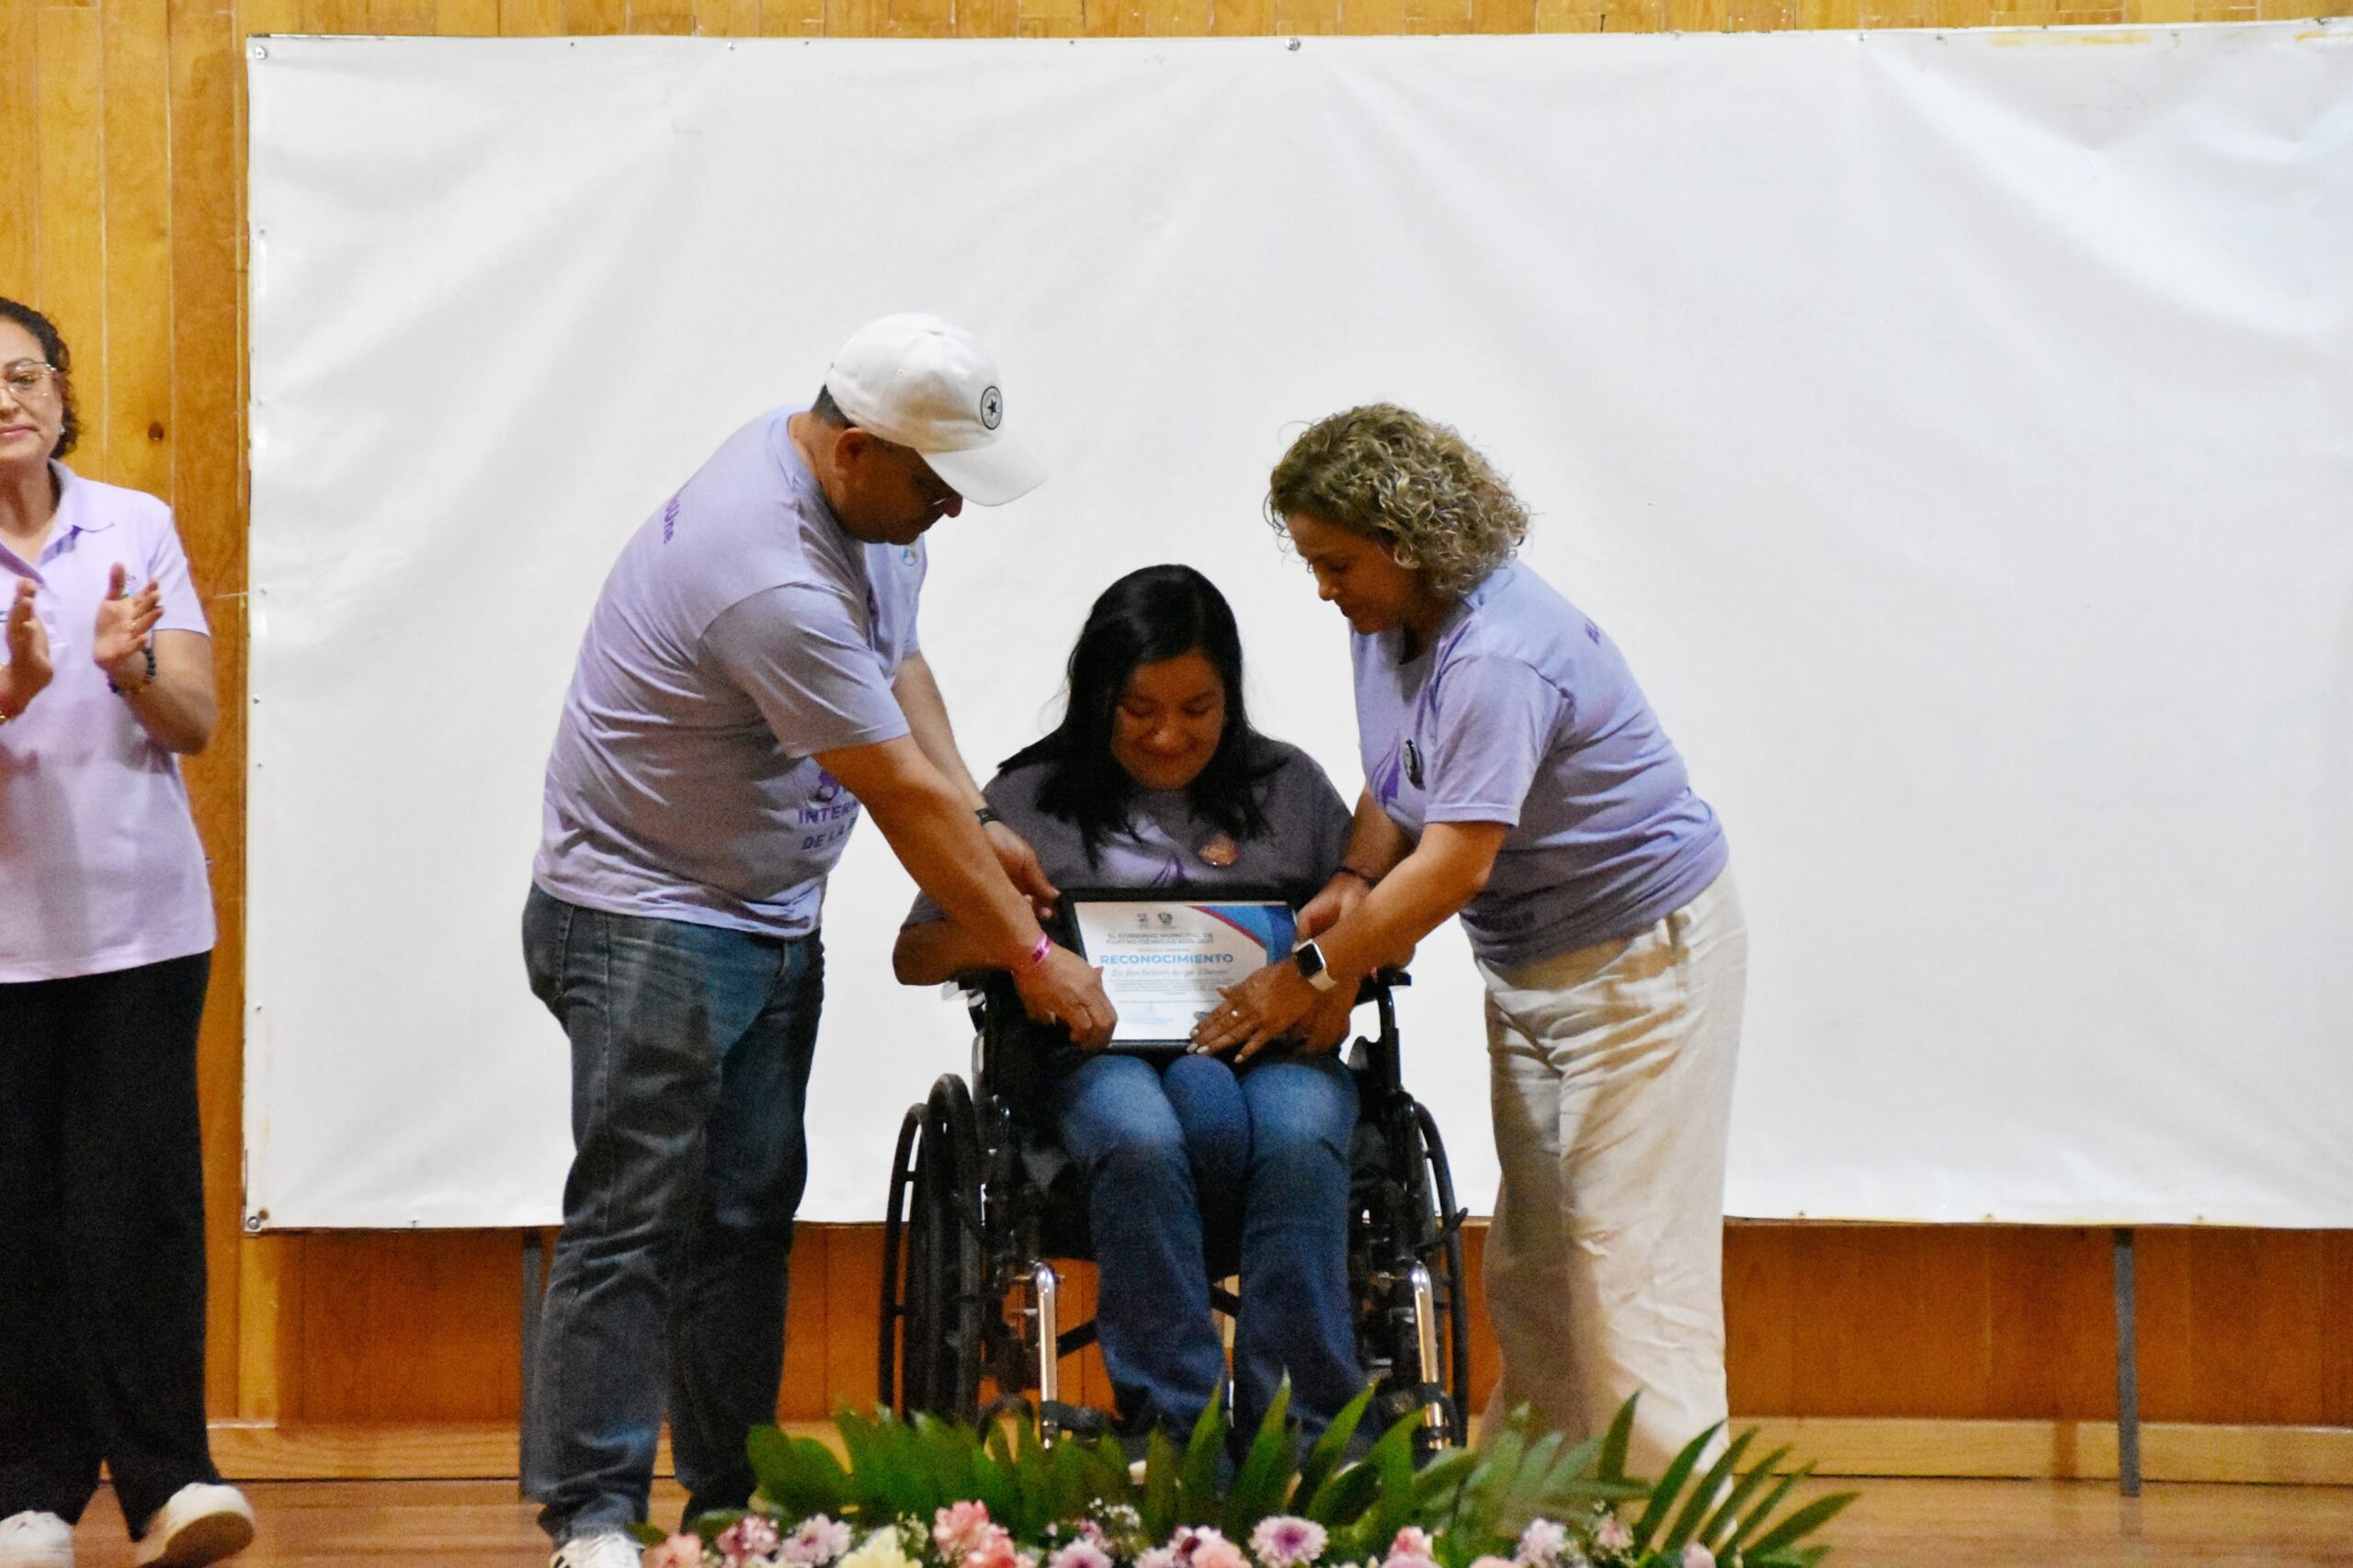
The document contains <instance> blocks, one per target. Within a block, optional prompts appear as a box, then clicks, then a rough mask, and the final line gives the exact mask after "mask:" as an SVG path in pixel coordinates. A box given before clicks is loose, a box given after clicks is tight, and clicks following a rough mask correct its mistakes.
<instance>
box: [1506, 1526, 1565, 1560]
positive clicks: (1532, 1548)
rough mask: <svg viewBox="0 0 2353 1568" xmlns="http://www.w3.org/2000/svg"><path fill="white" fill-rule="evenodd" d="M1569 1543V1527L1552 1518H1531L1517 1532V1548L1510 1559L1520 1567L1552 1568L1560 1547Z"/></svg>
mask: <svg viewBox="0 0 2353 1568" xmlns="http://www.w3.org/2000/svg"><path fill="white" fill-rule="evenodd" d="M1568 1543H1569V1527H1568V1526H1566V1525H1563V1524H1559V1523H1556V1522H1555V1521H1553V1520H1552V1519H1531V1520H1529V1525H1528V1528H1526V1529H1524V1530H1522V1531H1520V1532H1519V1550H1518V1551H1517V1552H1516V1553H1514V1554H1513V1557H1512V1561H1513V1562H1517V1563H1518V1564H1519V1565H1520V1568H1552V1565H1553V1564H1554V1563H1556V1562H1559V1561H1560V1560H1561V1549H1562V1548H1563V1547H1564V1546H1566V1545H1568Z"/></svg>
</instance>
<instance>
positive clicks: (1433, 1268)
mask: <svg viewBox="0 0 2353 1568" xmlns="http://www.w3.org/2000/svg"><path fill="white" fill-rule="evenodd" d="M1414 1123H1415V1128H1416V1129H1417V1130H1418V1131H1420V1133H1421V1144H1422V1164H1423V1167H1424V1171H1425V1174H1426V1177H1427V1184H1428V1185H1427V1189H1426V1190H1427V1194H1428V1199H1429V1204H1428V1210H1429V1217H1430V1221H1431V1222H1432V1225H1433V1232H1432V1234H1431V1236H1430V1238H1429V1239H1430V1240H1431V1241H1434V1242H1435V1243H1436V1245H1435V1246H1434V1247H1428V1246H1426V1249H1425V1251H1424V1254H1423V1263H1424V1266H1425V1267H1427V1268H1428V1269H1429V1271H1430V1286H1431V1295H1432V1298H1433V1300H1434V1301H1435V1303H1436V1305H1437V1309H1438V1334H1437V1339H1438V1346H1439V1349H1438V1354H1439V1356H1440V1357H1441V1358H1443V1361H1442V1367H1443V1375H1442V1377H1441V1378H1440V1379H1439V1381H1442V1382H1443V1383H1444V1384H1445V1387H1446V1395H1447V1397H1446V1413H1447V1436H1448V1437H1449V1438H1450V1439H1451V1440H1452V1442H1453V1445H1454V1446H1455V1447H1456V1448H1458V1449H1459V1448H1461V1447H1462V1446H1463V1445H1464V1444H1466V1443H1468V1442H1469V1441H1470V1440H1471V1415H1470V1412H1469V1410H1468V1409H1466V1408H1465V1406H1466V1404H1467V1403H1468V1401H1469V1399H1470V1392H1471V1312H1470V1306H1471V1282H1470V1280H1469V1279H1468V1278H1465V1277H1464V1274H1463V1271H1462V1221H1463V1211H1462V1210H1460V1209H1457V1208H1456V1207H1455V1205H1454V1172H1453V1170H1452V1168H1451V1167H1449V1165H1447V1163H1446V1140H1445V1139H1443V1138H1441V1137H1439V1136H1438V1122H1437V1121H1436V1120H1435V1119H1433V1118H1432V1117H1431V1116H1430V1112H1429V1108H1428V1107H1427V1106H1425V1105H1422V1104H1421V1103H1419V1102H1418V1101H1416V1102H1415V1106H1414ZM1431 1370H1433V1371H1436V1370H1438V1369H1431Z"/></svg>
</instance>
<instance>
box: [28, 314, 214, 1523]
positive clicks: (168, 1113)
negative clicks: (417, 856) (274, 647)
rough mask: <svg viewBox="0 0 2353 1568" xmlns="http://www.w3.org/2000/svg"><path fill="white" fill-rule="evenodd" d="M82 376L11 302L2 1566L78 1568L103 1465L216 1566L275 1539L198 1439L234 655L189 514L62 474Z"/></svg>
mask: <svg viewBox="0 0 2353 1568" xmlns="http://www.w3.org/2000/svg"><path fill="white" fill-rule="evenodd" d="M70 368H71V366H70V364H69V361H68V358H67V353H66V347H65V344H64V341H63V339H62V338H61V337H60V336H59V335H58V333H57V329H56V328H55V327H54V326H52V325H51V324H50V322H49V320H48V318H47V317H45V316H43V315H41V314H40V312H37V311H33V310H31V309H29V308H28V307H26V306H24V305H20V304H18V303H17V302H16V301H13V300H0V588H5V589H6V659H7V663H6V667H5V668H0V1237H6V1244H5V1245H0V1568H70V1565H71V1563H72V1562H73V1561H74V1537H73V1524H74V1521H75V1520H77V1519H79V1518H80V1517H81V1516H82V1510H83V1507H84V1506H85V1505H86V1504H87V1503H88V1502H89V1500H90V1497H91V1494H93V1493H95V1492H96V1491H97V1484H98V1466H99V1464H100V1462H101V1461H103V1462H104V1463H105V1465H106V1468H107V1471H108V1473H109V1474H111V1475H112V1477H113V1479H114V1487H115V1496H116V1500H117V1501H118V1502H119V1503H120V1505H121V1506H122V1513H123V1517H124V1518H125V1519H127V1520H129V1521H130V1525H131V1536H132V1539H133V1540H135V1541H136V1542H137V1547H136V1551H135V1556H136V1559H137V1561H138V1562H141V1563H174V1564H187V1563H201V1562H213V1561H215V1560H217V1559H219V1558H222V1557H225V1556H228V1555H229V1554H230V1553H232V1552H233V1551H237V1550H238V1549H239V1548H241V1547H243V1546H244V1544H245V1543H246V1542H247V1541H248V1540H251V1539H252V1538H253V1514H252V1511H251V1510H250V1509H248V1508H247V1507H246V1506H245V1500H244V1498H243V1497H242V1496H240V1495H239V1494H237V1493H236V1492H235V1491H233V1489H231V1488H229V1487H226V1486H223V1485H222V1484H221V1475H220V1472H219V1471H216V1470H214V1469H213V1468H212V1457H211V1451H210V1444H209V1442H208V1439H207V1437H206V1435H205V1427H204V1192H203V1185H202V1184H203V1166H202V1159H201V1152H200V1150H199V1140H198V1128H197V1099H196V1034H197V1022H198V1019H199V1017H200V1016H201V1015H202V1013H203V1011H204V990H205V982H206V979H207V976H208V974H209V972H210V964H211V956H212V937H213V930H212V897H211V893H210V890H209V888H208V887H207V885H206V881H205V865H204V850H203V847H202V846H201V845H199V843H198V841H197V836H196V826H195V824H194V823H193V822H192V821H191V820H190V818H189V816H188V792H187V790H185V789H184V788H183V787H182V786H181V783H180V774H179V764H178V761H177V756H178V755H180V754H186V753H192V752H198V751H201V750H202V749H204V744H205V743H206V741H207V740H209V739H210V737H211V734H212V724H213V719H214V704H213V696H212V642H211V638H210V636H209V635H208V634H207V632H206V630H205V622H204V612H203V610H202V608H200V607H199V604H198V602H197V597H196V590H195V587H194V586H193V585H191V584H190V582H189V581H188V560H187V557H186V556H185V555H183V554H182V553H181V551H180V544H179V540H178V537H177V536H176V534H175V533H174V532H173V529H172V515H171V512H170V509H169V508H167V507H166V506H164V504H163V503H162V502H160V501H157V500H155V499H154V498H153V496H149V495H142V494H139V493H138V492H137V491H133V490H119V489H117V488H115V487H114V486H113V485H110V484H100V483H97V482H96V481H93V480H87V479H82V478H79V477H77V476H76V475H75V474H74V472H72V471H71V470H69V469H68V468H66V467H65V465H64V464H63V462H61V461H59V459H61V458H63V457H64V456H65V454H66V453H67V452H68V451H70V450H71V449H73V445H74V435H75V419H74V394H73V383H72V381H69V380H68V378H67V372H68V370H69V369H70Z"/></svg>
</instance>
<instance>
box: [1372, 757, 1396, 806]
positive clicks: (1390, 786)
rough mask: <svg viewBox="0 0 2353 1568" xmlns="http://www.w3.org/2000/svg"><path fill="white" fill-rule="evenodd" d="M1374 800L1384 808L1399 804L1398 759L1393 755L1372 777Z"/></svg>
mask: <svg viewBox="0 0 2353 1568" xmlns="http://www.w3.org/2000/svg"><path fill="white" fill-rule="evenodd" d="M1372 798H1373V799H1374V800H1376V801H1380V802H1381V804H1382V805H1384V806H1393V805H1395V804H1396V803H1397V758H1396V757H1395V756H1393V755H1392V756H1390V757H1389V759H1388V760H1387V761H1385V762H1383V763H1382V764H1381V767H1380V768H1379V769H1378V770H1377V771H1376V772H1375V773H1374V774H1373V776H1372Z"/></svg>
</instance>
